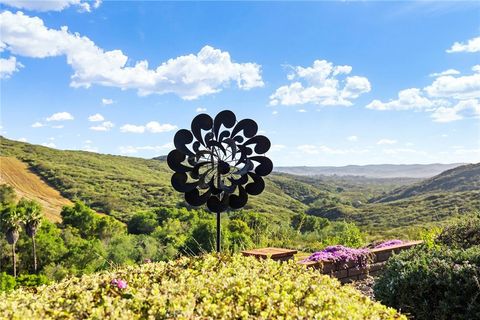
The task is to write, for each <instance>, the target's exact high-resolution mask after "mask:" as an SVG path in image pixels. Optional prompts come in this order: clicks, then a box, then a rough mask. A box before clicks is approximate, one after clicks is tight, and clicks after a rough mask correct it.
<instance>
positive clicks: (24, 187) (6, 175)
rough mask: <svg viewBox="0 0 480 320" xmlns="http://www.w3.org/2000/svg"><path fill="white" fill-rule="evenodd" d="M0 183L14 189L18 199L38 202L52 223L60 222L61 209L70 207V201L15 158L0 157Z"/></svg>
mask: <svg viewBox="0 0 480 320" xmlns="http://www.w3.org/2000/svg"><path fill="white" fill-rule="evenodd" d="M0 183H8V184H9V185H11V186H12V187H14V188H15V191H16V192H17V196H18V198H19V199H20V198H21V197H25V198H27V199H31V200H36V201H38V202H39V203H40V204H41V205H42V208H43V212H44V215H45V217H46V218H47V219H48V220H50V221H52V222H60V221H61V220H62V218H61V216H60V211H61V210H62V207H63V206H65V205H72V202H71V201H70V200H68V199H66V198H64V197H62V195H60V193H59V192H58V191H57V190H55V189H53V188H52V187H50V186H49V185H48V184H46V183H45V182H44V181H42V179H40V177H38V176H37V175H36V174H34V173H32V172H31V171H30V170H29V169H28V167H27V165H26V164H25V163H23V162H21V161H20V160H18V159H15V158H10V157H0Z"/></svg>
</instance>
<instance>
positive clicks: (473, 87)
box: [424, 66, 480, 99]
mask: <svg viewBox="0 0 480 320" xmlns="http://www.w3.org/2000/svg"><path fill="white" fill-rule="evenodd" d="M472 70H473V71H474V73H473V74H472V75H467V76H459V77H454V76H442V77H438V78H436V79H435V80H434V81H433V83H432V84H431V85H429V86H427V87H425V88H424V90H425V92H427V94H428V95H429V96H431V97H434V98H453V99H471V98H480V70H478V68H477V66H474V67H473V68H472Z"/></svg>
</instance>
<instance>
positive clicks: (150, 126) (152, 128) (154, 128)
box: [145, 121, 177, 133]
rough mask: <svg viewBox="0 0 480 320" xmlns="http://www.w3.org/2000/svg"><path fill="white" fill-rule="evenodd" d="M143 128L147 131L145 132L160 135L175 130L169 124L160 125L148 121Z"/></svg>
mask: <svg viewBox="0 0 480 320" xmlns="http://www.w3.org/2000/svg"><path fill="white" fill-rule="evenodd" d="M145 128H146V129H147V131H149V132H152V133H161V132H169V131H173V130H175V129H177V126H175V125H173V124H169V123H165V124H160V123H158V122H156V121H150V122H149V123H147V125H146V126H145Z"/></svg>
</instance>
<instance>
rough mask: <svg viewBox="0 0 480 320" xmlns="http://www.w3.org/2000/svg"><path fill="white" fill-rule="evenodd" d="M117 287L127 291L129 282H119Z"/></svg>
mask: <svg viewBox="0 0 480 320" xmlns="http://www.w3.org/2000/svg"><path fill="white" fill-rule="evenodd" d="M117 287H118V289H126V288H127V281H125V280H118V283H117Z"/></svg>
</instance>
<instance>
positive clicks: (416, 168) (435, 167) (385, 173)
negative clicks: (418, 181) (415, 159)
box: [275, 163, 462, 178]
mask: <svg viewBox="0 0 480 320" xmlns="http://www.w3.org/2000/svg"><path fill="white" fill-rule="evenodd" d="M460 165H462V163H451V164H440V163H434V164H373V165H365V166H357V165H349V166H343V167H305V166H302V167H276V168H275V171H277V172H283V173H290V174H295V175H301V176H317V175H324V176H333V175H336V176H362V177H367V178H430V177H432V176H434V175H437V174H439V173H441V172H443V171H445V170H449V169H452V168H455V167H458V166H460Z"/></svg>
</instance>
